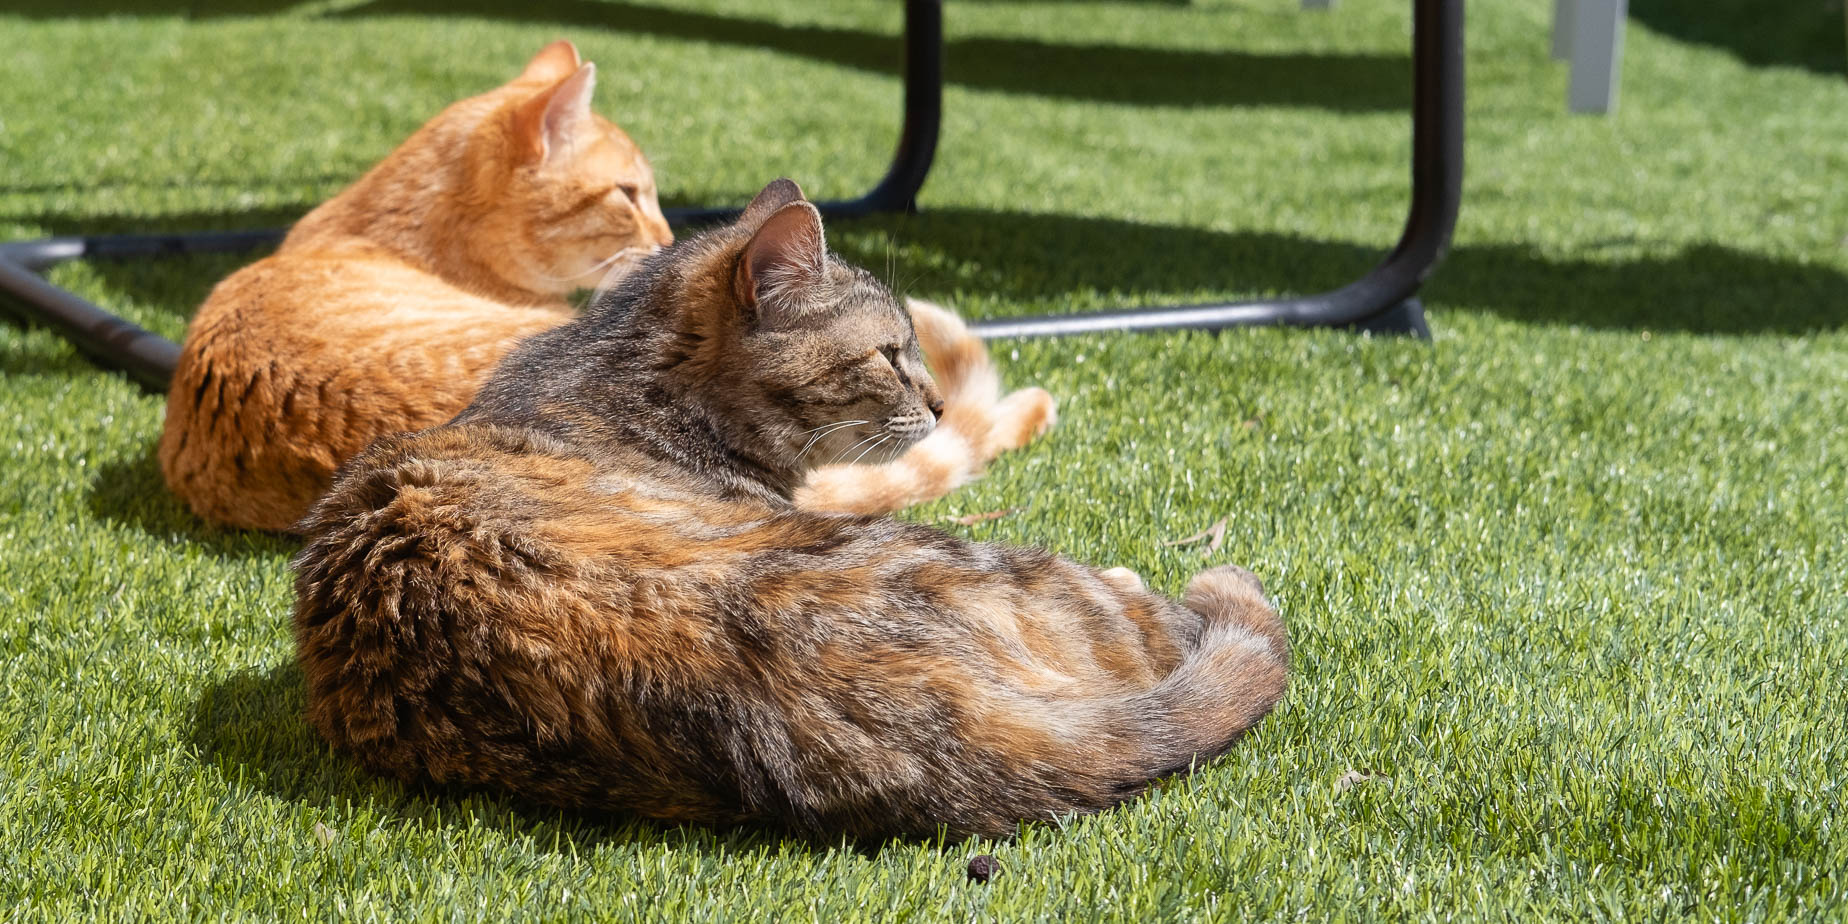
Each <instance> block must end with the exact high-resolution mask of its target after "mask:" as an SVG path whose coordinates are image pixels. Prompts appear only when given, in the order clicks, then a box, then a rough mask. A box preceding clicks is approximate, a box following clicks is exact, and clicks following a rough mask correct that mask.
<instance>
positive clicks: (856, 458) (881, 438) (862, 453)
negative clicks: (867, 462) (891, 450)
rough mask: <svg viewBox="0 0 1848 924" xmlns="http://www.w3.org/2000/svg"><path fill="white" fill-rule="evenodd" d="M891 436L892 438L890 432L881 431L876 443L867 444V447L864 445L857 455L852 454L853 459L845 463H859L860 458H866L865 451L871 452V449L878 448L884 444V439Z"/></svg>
mask: <svg viewBox="0 0 1848 924" xmlns="http://www.w3.org/2000/svg"><path fill="white" fill-rule="evenodd" d="M891 438H892V434H890V433H881V434H880V435H879V442H877V443H874V444H873V445H871V446H868V447H866V448H865V449H862V450H860V454H859V455H857V456H854V457H853V461H852V462H849V463H847V464H848V465H859V464H860V460H861V459H864V458H866V454H867V453H869V452H872V451H873V450H875V449H878V448H879V447H880V446H882V445H884V444H885V441H886V440H889V439H891Z"/></svg>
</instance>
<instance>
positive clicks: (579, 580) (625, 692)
mask: <svg viewBox="0 0 1848 924" xmlns="http://www.w3.org/2000/svg"><path fill="white" fill-rule="evenodd" d="M938 407H939V396H938V393H937V389H936V386H935V385H934V384H933V383H932V380H931V377H930V375H929V374H928V373H927V372H926V371H925V368H924V365H923V363H922V362H921V357H920V351H919V348H918V342H917V339H916V338H915V337H914V334H913V325H912V322H911V320H910V318H909V317H908V315H907V313H906V311H905V310H904V308H903V307H902V306H901V305H900V303H899V302H898V301H897V300H896V299H895V298H894V297H893V296H892V294H891V293H890V292H889V291H887V290H886V289H885V288H884V287H883V286H881V285H880V284H879V283H878V282H877V281H876V280H875V279H874V278H873V277H872V276H871V275H870V274H868V273H866V272H865V271H863V270H859V269H856V268H853V267H851V266H848V265H847V264H845V263H842V262H840V261H839V260H837V259H835V258H833V257H832V256H830V255H829V254H827V252H826V250H825V247H824V242H823V237H822V227H821V221H820V217H819V215H818V214H817V213H816V211H815V209H814V208H813V207H812V206H811V205H810V204H809V203H808V202H806V201H804V200H803V199H802V198H801V194H800V191H799V190H797V189H796V188H795V185H794V184H793V183H789V182H788V181H779V182H778V183H775V184H772V185H771V186H770V187H768V188H767V189H765V190H764V192H763V193H762V194H760V195H759V196H758V198H757V200H756V201H755V202H753V203H752V205H751V207H750V208H749V209H747V210H746V212H745V215H744V217H743V218H741V219H740V220H739V222H738V223H737V224H735V225H733V226H730V227H726V228H721V229H718V230H716V231H713V232H711V233H709V234H707V235H704V236H702V237H700V238H698V239H695V240H692V241H689V242H685V243H683V244H680V245H677V246H676V247H674V248H673V249H671V250H669V251H666V252H663V253H661V254H659V255H656V256H653V257H651V258H649V259H648V260H647V261H646V262H645V263H644V265H643V266H642V268H641V269H640V270H638V271H637V273H636V274H634V275H632V276H630V277H629V278H628V279H626V280H625V281H624V282H623V283H621V284H620V285H619V286H618V287H617V288H616V289H615V290H613V291H612V292H610V293H607V294H606V295H605V296H604V297H603V298H602V299H601V300H600V301H599V302H598V303H597V304H596V305H594V306H593V307H592V308H591V310H590V311H589V312H588V314H587V315H586V316H585V317H583V318H582V319H579V320H576V321H573V322H571V323H569V324H567V325H565V326H563V327H561V328H558V329H555V330H552V331H550V332H547V333H543V334H540V335H538V336H535V337H533V338H532V339H530V340H528V341H527V342H525V343H524V344H522V345H521V346H520V347H518V348H517V349H516V350H515V351H514V352H513V353H512V354H511V355H510V356H509V357H508V358H507V360H506V361H505V362H504V363H503V364H502V365H501V366H500V368H499V369H498V370H497V371H496V372H495V373H494V375H493V376H492V378H490V379H489V380H488V382H487V383H486V384H485V385H484V386H483V388H482V389H481V391H480V393H479V394H478V395H477V396H476V398H475V400H474V402H473V403H472V404H471V405H470V406H469V407H468V408H467V409H466V410H465V411H463V412H462V413H461V414H460V415H459V416H458V417H457V418H456V419H455V421H454V422H452V423H450V424H449V425H447V426H443V427H437V428H434V429H431V430H427V431H424V432H422V433H417V434H409V435H403V436H396V437H388V438H385V439H382V440H380V441H379V442H378V443H376V444H374V445H373V447H372V448H370V449H369V450H367V451H366V452H365V453H363V454H362V455H360V456H359V457H358V458H356V459H355V460H354V461H353V462H352V463H351V464H350V465H349V466H348V467H347V468H346V469H344V470H343V471H342V473H341V475H340V477H339V479H338V480H337V482H336V483H335V485H334V487H333V489H332V490H331V491H330V492H329V493H328V494H327V496H326V497H324V498H323V499H322V500H321V501H320V502H319V503H318V504H317V505H316V506H315V508H314V510H313V511H312V512H311V513H310V514H309V516H308V517H307V519H306V520H305V521H304V527H305V529H306V531H307V534H308V543H307V545H306V546H305V547H304V548H303V550H302V552H301V554H300V555H299V556H298V557H297V559H296V561H295V568H296V570H297V578H296V590H297V602H296V608H295V632H296V639H297V643H298V651H299V656H300V659H301V663H302V666H303V670H304V673H305V674H306V677H307V683H308V714H309V717H310V719H311V720H312V722H313V724H314V726H315V727H316V728H317V729H319V731H320V733H321V734H322V735H323V736H324V737H325V738H326V739H327V740H328V741H330V742H331V743H333V744H334V745H335V746H336V747H337V748H339V749H340V750H342V751H344V752H346V753H348V754H351V755H352V756H354V757H355V758H357V759H358V760H359V761H360V762H361V763H363V764H364V765H366V766H368V767H370V768H372V769H374V770H376V771H378V772H382V773H386V774H390V775H392V776H395V777H399V778H402V779H407V780H415V779H430V780H436V781H439V782H447V783H460V784H468V785H485V786H490V787H494V788H497V789H500V790H503V791H506V792H511V793H514V794H518V795H520V796H524V797H526V798H530V799H533V800H537V801H540V802H544V803H549V804H553V805H558V806H565V807H570V808H589V809H615V810H624V811H631V812H635V813H639V814H641V815H645V816H649V817H653V818H660V819H668V820H674V821H685V822H698V823H714V824H731V823H741V822H764V823H770V824H775V825H780V826H785V827H787V828H791V829H795V830H799V831H803V832H810V833H817V834H828V835H838V834H849V835H858V836H882V835H889V834H918V833H929V832H932V831H934V830H937V829H938V828H939V827H940V826H941V827H943V828H945V829H947V830H949V831H951V832H953V833H956V834H969V833H982V834H1001V833H1006V832H1009V831H1012V830H1013V829H1014V826H1015V825H1016V824H1017V823H1018V822H1019V821H1021V820H1023V819H1025V820H1046V819H1048V818H1051V817H1053V816H1056V815H1059V814H1062V813H1067V812H1074V811H1078V812H1082V811H1092V810H1096V809H1100V808H1104V807H1106V806H1110V805H1112V804H1115V803H1117V802H1120V801H1122V800H1124V799H1127V798H1131V797H1133V796H1134V795H1136V794H1137V793H1139V792H1141V791H1142V790H1144V789H1145V788H1146V787H1147V786H1148V785H1149V784H1150V783H1151V782H1152V781H1154V780H1156V779H1158V778H1160V777H1162V776H1163V775H1166V774H1170V773H1174V772H1176V771H1180V770H1184V769H1186V768H1188V767H1189V766H1191V765H1193V764H1194V763H1195V762H1197V761H1201V760H1205V759H1208V758H1211V757H1213V756H1214V755H1217V754H1219V753H1220V752H1222V751H1224V750H1226V749H1227V748H1228V747H1230V746H1231V745H1232V743H1233V742H1234V741H1235V740H1236V739H1238V738H1239V736H1240V735H1241V734H1242V733H1244V732H1245V730H1247V729H1248V728H1250V727H1251V726H1252V725H1253V724H1254V723H1256V722H1257V721H1258V720H1259V719H1260V718H1261V717H1263V716H1264V715H1265V714H1266V713H1267V712H1269V711H1270V709H1271V707H1272V706H1273V705H1274V704H1275V703H1276V702H1277V700H1278V698H1279V697H1280V696H1281V695H1282V694H1283V690H1284V686H1285V680H1286V674H1287V662H1288V645H1287V642H1286V640H1285V634H1284V629H1283V626H1282V623H1281V622H1280V621H1279V620H1278V618H1277V614H1276V612H1275V611H1274V610H1273V609H1272V608H1271V606H1270V605H1269V603H1267V602H1266V600H1265V598H1264V595H1263V592H1262V589H1261V587H1260V586H1259V584H1258V582H1257V580H1256V579H1255V578H1253V577H1252V576H1251V575H1250V574H1249V573H1247V572H1245V571H1243V570H1241V569H1238V568H1234V567H1230V566H1227V567H1221V568H1215V569H1213V570H1210V571H1206V572H1204V573H1202V574H1200V575H1199V576H1197V577H1195V578H1194V580H1193V583H1192V584H1191V585H1190V586H1189V588H1188V591H1187V594H1186V596H1185V598H1184V599H1183V601H1182V602H1181V603H1175V602H1173V601H1170V600H1168V599H1166V598H1163V597H1161V596H1158V595H1155V594H1152V593H1149V592H1148V591H1146V590H1144V589H1143V587H1142V583H1141V581H1140V580H1138V579H1137V578H1136V576H1135V575H1134V574H1132V573H1130V572H1127V571H1124V570H1122V569H1112V570H1109V571H1098V570H1096V569H1093V568H1091V567H1088V566H1086V565H1082V564H1078V563H1076V562H1072V561H1068V560H1065V559H1061V558H1058V557H1056V556H1053V555H1051V554H1049V553H1046V552H1043V551H1039V550H1035V549H1022V548H1010V547H1005V546H997V545H989V544H982V543H975V542H969V541H967V540H964V539H960V538H957V537H955V536H951V535H948V534H945V533H943V532H940V531H938V530H935V529H931V528H928V527H924V526H919V525H914V524H908V523H901V522H897V521H894V520H890V519H875V518H869V517H859V516H843V515H823V514H817V513H813V512H809V511H806V510H803V509H801V508H800V507H798V506H797V505H796V504H795V503H794V502H793V498H794V496H795V493H796V491H797V490H798V488H797V486H798V485H800V484H801V483H802V481H803V477H804V474H805V472H806V471H807V469H808V468H809V467H810V466H811V465H812V464H813V459H814V458H815V457H816V455H818V454H819V455H821V456H822V457H824V458H825V457H827V456H828V455H832V454H834V453H838V452H846V451H860V450H858V449H855V448H854V447H860V446H868V447H872V450H871V451H873V452H874V453H896V452H900V451H902V450H903V449H904V447H906V446H908V445H912V444H914V443H918V442H919V441H920V440H921V441H922V442H924V443H928V441H929V440H930V439H931V436H929V435H927V434H931V433H932V431H933V424H934V417H935V411H936V409H937V408H938ZM849 422H852V423H849ZM817 448H819V449H820V450H821V452H820V453H817V452H815V450H816V449H817Z"/></svg>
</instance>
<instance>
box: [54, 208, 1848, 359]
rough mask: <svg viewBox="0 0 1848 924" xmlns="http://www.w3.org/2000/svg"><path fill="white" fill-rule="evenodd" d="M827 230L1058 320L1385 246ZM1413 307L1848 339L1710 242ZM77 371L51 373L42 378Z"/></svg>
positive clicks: (895, 226) (1010, 220) (1796, 296)
mask: <svg viewBox="0 0 1848 924" xmlns="http://www.w3.org/2000/svg"><path fill="white" fill-rule="evenodd" d="M291 217H292V216H291ZM32 220H34V221H37V222H39V223H40V224H41V225H42V226H45V227H50V228H53V229H54V230H56V231H57V232H58V233H70V234H76V233H91V232H93V231H99V230H105V229H107V230H122V229H125V228H132V227H135V226H134V225H133V224H130V223H128V222H129V221H131V220H128V219H116V218H108V217H105V218H100V219H95V220H91V219H85V220H82V221H69V220H66V219H60V218H56V217H53V216H43V217H38V218H34V219H32ZM283 223H286V219H284V218H282V217H281V216H277V215H272V214H263V215H259V216H256V217H255V218H254V219H253V218H252V217H251V216H249V215H242V214H211V213H201V214H195V215H178V216H168V217H167V218H166V219H164V220H163V227H164V228H166V229H170V230H177V229H198V228H227V227H253V226H255V227H262V226H266V225H276V224H283ZM830 230H831V231H832V232H833V233H832V234H831V235H830V241H831V243H832V244H833V245H834V246H835V247H836V249H837V250H839V251H840V252H841V254H842V256H844V257H846V258H847V259H849V260H852V261H853V262H856V263H860V264H862V265H865V266H869V267H873V268H876V269H884V268H885V267H886V266H887V258H888V256H889V252H888V250H887V246H888V244H889V243H896V244H898V245H899V246H900V247H901V248H902V249H905V250H906V251H907V252H912V251H913V250H914V249H915V252H916V254H917V255H916V256H915V257H912V258H909V259H906V260H904V261H903V262H901V263H900V264H899V265H897V266H896V267H895V270H896V276H897V280H896V281H897V282H899V283H900V284H901V288H908V289H917V290H930V291H936V292H952V291H962V292H967V293H971V294H975V295H982V296H995V297H997V298H1000V299H1004V300H1008V301H1015V302H1022V303H1026V305H1027V307H1026V308H1025V309H1024V310H1031V311H1060V310H1065V305H1066V303H1068V302H1070V301H1072V300H1073V299H1075V298H1089V299H1091V300H1092V301H1097V300H1098V299H1099V296H1100V295H1101V296H1102V297H1103V298H1102V300H1103V301H1104V302H1106V303H1107V304H1108V303H1115V302H1122V301H1135V302H1137V303H1141V304H1166V303H1174V302H1177V301H1188V300H1195V299H1211V298H1239V297H1250V296H1252V295H1265V294H1303V293H1311V292H1318V291H1324V290H1327V289H1332V288H1334V287H1336V286H1340V285H1343V284H1346V283H1347V282H1350V281H1352V280H1353V279H1355V278H1357V277H1359V276H1360V275H1361V274H1363V273H1365V272H1366V271H1367V270H1368V269H1369V268H1370V267H1371V266H1372V265H1373V264H1374V263H1375V262H1376V261H1378V260H1379V259H1380V258H1381V256H1383V255H1384V253H1385V250H1386V248H1387V246H1388V245H1389V244H1390V242H1387V241H1382V242H1380V244H1379V246H1378V247H1364V246H1359V245H1356V244H1351V243H1346V242H1339V241H1323V240H1314V239H1309V238H1302V237H1296V236H1292V235H1285V234H1277V233H1272V232H1257V231H1217V230H1210V229H1203V228H1191V227H1182V226H1175V225H1154V224H1143V223H1139V222H1130V221H1123V220H1120V219H1113V218H1091V217H1083V216H1076V215H1057V214H1040V213H1029V212H1011V211H989V210H985V209H962V208H945V209H931V208H928V207H927V208H926V209H925V210H924V211H923V212H922V213H920V214H918V215H913V216H896V215H886V216H879V217H875V218H869V219H863V220H858V221H852V222H835V223H834V224H833V225H832V227H831V229H830ZM257 255H258V254H257V253H250V254H242V255H238V254H230V255H213V256H209V257H184V258H176V259H164V260H99V261H95V262H94V263H93V264H92V268H93V272H95V273H96V274H97V275H99V276H100V277H101V281H102V283H103V284H104V285H105V286H106V287H107V288H108V289H109V290H111V291H116V292H124V293H129V292H133V293H141V292H147V291H149V290H150V289H154V290H159V291H160V292H161V293H163V295H162V298H161V299H160V300H159V304H160V305H161V306H162V307H164V308H166V309H168V310H172V311H175V312H185V313H190V312H191V311H192V309H193V307H194V306H196V305H197V304H198V302H199V300H200V299H202V298H203V297H204V295H205V293H206V292H207V291H208V290H209V289H210V287H211V286H212V285H213V284H215V283H216V281H217V279H218V278H220V277H221V276H223V275H224V274H225V273H227V272H229V271H230V270H231V269H232V268H235V267H236V266H239V265H242V264H243V263H245V262H248V261H249V260H253V259H256V257H257ZM1424 295H1425V298H1426V301H1427V302H1428V303H1429V304H1431V305H1433V306H1434V307H1437V308H1445V309H1455V310H1465V311H1486V312H1490V313H1493V314H1497V315H1500V316H1503V317H1506V318H1510V319H1513V320H1519V321H1524V322H1530V323H1538V324H1574V325H1579V326H1582V327H1587V328H1594V329H1638V330H1656V331H1687V332H1691V333H1699V334H1755V333H1778V334H1800V333H1806V332H1811V331H1818V330H1834V329H1839V328H1841V327H1843V326H1844V325H1848V308H1845V307H1844V306H1848V273H1844V272H1843V271H1842V270H1841V269H1837V268H1834V267H1831V266H1827V265H1823V264H1819V263H1815V262H1810V263H1803V262H1798V261H1796V260H1789V259H1780V258H1776V257H1768V256H1764V255H1762V254H1757V253H1752V252H1750V251H1745V250H1738V249H1735V248H1731V247H1727V246H1725V245H1723V244H1718V243H1705V244H1699V245H1695V246H1691V247H1687V248H1684V249H1682V250H1679V251H1677V252H1674V253H1667V254H1659V255H1651V256H1645V257H1634V258H1612V259H1609V260H1600V259H1589V258H1579V259H1559V258H1555V257H1551V256H1548V255H1544V254H1541V253H1539V252H1538V251H1536V250H1535V249H1534V248H1532V247H1529V246H1526V245H1519V244H1501V245H1475V246H1464V247H1459V248H1457V249H1455V250H1454V251H1452V253H1451V254H1450V256H1449V258H1448V259H1447V260H1446V261H1445V262H1444V263H1443V265H1441V266H1439V267H1438V269H1437V271H1436V273H1435V274H1434V275H1433V276H1432V278H1431V281H1430V282H1429V283H1428V284H1427V286H1426V288H1425V291H1424ZM104 307H105V308H107V307H109V306H107V305H105V306H104ZM84 368H87V367H84V366H75V367H73V366H71V365H70V364H68V363H58V364H51V365H49V366H47V367H46V369H45V370H44V372H46V373H53V372H55V371H57V370H59V369H84Z"/></svg>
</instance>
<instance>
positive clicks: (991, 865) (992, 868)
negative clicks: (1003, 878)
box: [969, 853, 1001, 882]
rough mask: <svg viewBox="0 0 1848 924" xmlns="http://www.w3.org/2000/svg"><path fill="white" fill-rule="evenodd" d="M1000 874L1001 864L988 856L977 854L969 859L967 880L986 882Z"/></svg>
mask: <svg viewBox="0 0 1848 924" xmlns="http://www.w3.org/2000/svg"><path fill="white" fill-rule="evenodd" d="M1000 872H1001V864H1000V863H999V862H997V861H996V860H995V858H994V857H991V856H989V855H988V854H985V853H983V854H977V855H975V856H973V857H970V858H969V878H970V879H971V880H973V881H975V882H987V881H988V880H990V879H993V878H994V877H995V876H996V875H998V874H999V873H1000Z"/></svg>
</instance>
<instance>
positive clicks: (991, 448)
mask: <svg viewBox="0 0 1848 924" xmlns="http://www.w3.org/2000/svg"><path fill="white" fill-rule="evenodd" d="M992 419H993V422H992V423H991V424H990V425H989V431H988V447H987V448H988V454H989V457H990V458H993V457H994V456H996V455H999V454H1001V453H1003V452H1008V451H1010V450H1014V449H1019V448H1020V447H1022V446H1025V445H1027V444H1028V443H1030V442H1033V439H1034V437H1037V436H1039V435H1040V434H1042V433H1045V432H1046V431H1047V430H1050V429H1052V425H1053V424H1055V423H1058V421H1059V407H1058V403H1057V402H1055V401H1054V400H1053V399H1052V395H1051V394H1050V393H1048V392H1047V391H1046V389H1044V388H1022V389H1021V390H1019V391H1017V392H1014V393H1013V394H1010V395H1008V396H1007V397H1005V398H1002V399H1001V401H1000V402H999V403H997V404H996V405H995V408H994V413H993V417H992Z"/></svg>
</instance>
